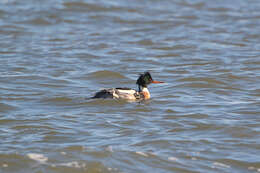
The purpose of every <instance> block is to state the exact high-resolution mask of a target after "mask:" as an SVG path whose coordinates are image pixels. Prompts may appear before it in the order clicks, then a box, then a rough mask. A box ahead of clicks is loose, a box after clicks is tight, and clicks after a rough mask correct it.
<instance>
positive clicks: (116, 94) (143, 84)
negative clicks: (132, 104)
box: [92, 71, 164, 100]
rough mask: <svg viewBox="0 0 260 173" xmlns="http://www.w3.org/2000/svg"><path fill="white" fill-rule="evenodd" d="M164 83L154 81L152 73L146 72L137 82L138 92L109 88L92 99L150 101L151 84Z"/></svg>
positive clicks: (128, 89) (129, 89)
mask: <svg viewBox="0 0 260 173" xmlns="http://www.w3.org/2000/svg"><path fill="white" fill-rule="evenodd" d="M152 83H153V84H160V83H164V82H161V81H156V80H153V78H152V76H151V74H150V72H148V71H147V72H144V73H142V74H140V75H139V77H138V79H137V80H136V84H137V85H138V90H135V89H131V88H109V89H103V90H101V91H98V92H97V93H96V94H95V95H94V96H93V97H92V98H93V99H98V98H103V99H106V98H111V99H123V100H148V99H150V98H151V94H150V92H149V90H148V88H147V86H148V85H149V84H152Z"/></svg>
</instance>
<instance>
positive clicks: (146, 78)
mask: <svg viewBox="0 0 260 173" xmlns="http://www.w3.org/2000/svg"><path fill="white" fill-rule="evenodd" d="M152 82H153V78H152V76H151V74H150V73H149V72H145V73H143V74H140V76H139V78H138V79H137V81H136V84H137V85H139V86H141V87H147V85H149V84H150V83H152Z"/></svg>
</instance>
